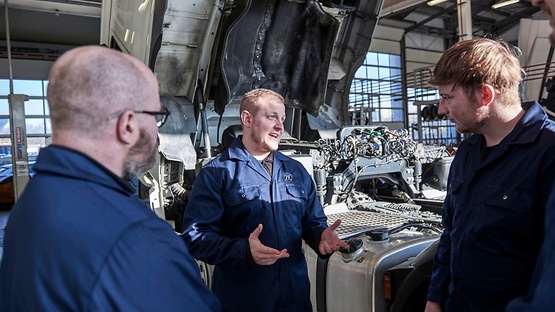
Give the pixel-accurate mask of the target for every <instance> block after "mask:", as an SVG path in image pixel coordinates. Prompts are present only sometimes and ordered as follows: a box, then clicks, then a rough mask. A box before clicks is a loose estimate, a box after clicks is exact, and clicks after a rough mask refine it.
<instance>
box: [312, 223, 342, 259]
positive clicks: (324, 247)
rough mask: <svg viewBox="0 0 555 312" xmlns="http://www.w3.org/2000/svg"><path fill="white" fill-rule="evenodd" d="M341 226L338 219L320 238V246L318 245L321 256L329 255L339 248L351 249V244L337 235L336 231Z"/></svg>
mask: <svg viewBox="0 0 555 312" xmlns="http://www.w3.org/2000/svg"><path fill="white" fill-rule="evenodd" d="M340 224H341V220H339V219H338V220H337V221H335V222H334V223H333V224H332V225H331V226H330V227H328V228H327V229H325V230H324V231H323V232H322V235H321V236H320V244H319V245H318V250H319V251H320V254H322V255H329V254H331V253H333V252H334V251H338V250H339V247H343V248H349V244H347V243H345V242H344V241H342V240H341V239H339V236H337V233H335V229H337V227H339V225H340Z"/></svg>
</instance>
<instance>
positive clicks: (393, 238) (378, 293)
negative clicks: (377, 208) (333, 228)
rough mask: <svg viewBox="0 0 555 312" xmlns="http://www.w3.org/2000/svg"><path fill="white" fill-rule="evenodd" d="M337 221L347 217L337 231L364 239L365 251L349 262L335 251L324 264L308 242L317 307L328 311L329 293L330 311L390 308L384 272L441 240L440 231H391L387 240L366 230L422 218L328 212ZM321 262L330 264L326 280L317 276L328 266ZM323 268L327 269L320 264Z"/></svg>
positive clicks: (330, 219)
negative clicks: (436, 233) (323, 300)
mask: <svg viewBox="0 0 555 312" xmlns="http://www.w3.org/2000/svg"><path fill="white" fill-rule="evenodd" d="M337 219H341V221H342V222H341V225H340V226H339V228H338V229H337V233H338V234H339V236H340V237H342V238H345V237H355V238H359V239H361V240H362V241H363V247H362V249H363V252H362V253H361V254H359V255H357V256H356V257H355V258H356V261H350V262H348V263H346V262H345V261H344V259H343V258H344V255H342V254H341V253H340V252H335V253H334V254H333V255H332V256H331V257H330V258H329V259H328V261H327V262H323V261H322V260H320V261H318V256H317V255H316V253H315V252H314V251H313V250H312V249H311V248H310V247H308V246H306V245H305V246H303V247H304V253H305V257H306V259H307V265H308V272H309V278H310V282H311V300H312V305H313V310H314V311H323V309H322V308H323V305H322V302H318V301H317V298H324V297H325V311H326V312H335V311H337V312H343V311H357V312H365V311H372V312H386V311H388V309H389V305H388V303H387V302H386V300H385V298H384V283H383V275H384V273H385V271H386V270H388V269H389V268H391V267H393V266H395V265H398V264H400V263H402V262H404V261H406V260H408V259H409V258H411V257H415V256H416V255H418V253H420V252H421V251H422V250H424V249H425V248H426V247H428V246H429V245H430V244H431V243H433V242H434V241H436V240H437V239H438V238H439V235H429V234H427V233H423V232H419V231H411V230H403V231H400V232H398V233H395V234H391V235H390V237H389V239H387V240H385V241H380V242H376V241H372V240H371V239H370V238H369V237H368V236H367V235H365V234H364V232H365V231H367V230H370V229H373V228H382V227H387V228H393V227H397V226H400V225H402V224H404V223H405V222H407V221H411V220H418V219H416V218H409V217H403V216H395V215H387V214H382V213H374V212H366V211H348V212H341V213H337V214H331V215H328V223H329V224H332V223H333V222H335V220H337ZM420 221H425V220H420ZM353 260H354V259H353ZM322 263H325V266H326V267H325V283H324V282H323V280H322V276H321V275H320V276H318V275H317V272H318V270H317V269H318V265H323V264H322ZM321 271H322V268H320V272H321ZM321 292H325V294H324V295H323V294H322V293H321ZM322 295H323V296H322Z"/></svg>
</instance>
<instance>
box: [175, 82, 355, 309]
mask: <svg viewBox="0 0 555 312" xmlns="http://www.w3.org/2000/svg"><path fill="white" fill-rule="evenodd" d="M240 111H241V123H242V124H243V136H242V138H241V137H239V138H237V139H236V140H235V141H234V142H233V144H232V145H231V146H230V147H229V148H228V149H227V150H226V151H225V152H223V153H222V154H220V155H218V156H217V157H216V158H215V159H214V160H212V161H211V162H210V163H208V164H207V165H205V166H204V167H203V168H202V170H201V171H200V173H199V176H198V177H197V179H196V181H195V185H194V186H193V190H192V194H191V197H190V199H189V203H188V204H187V208H186V210H185V216H184V221H183V226H184V229H185V231H184V233H183V239H184V240H185V241H186V243H187V244H188V246H189V249H190V250H191V254H192V255H193V257H195V258H197V259H200V260H202V261H205V262H207V263H209V264H214V265H215V268H214V281H213V285H214V286H213V290H214V292H215V293H216V295H217V296H218V298H219V299H220V301H221V303H222V307H223V310H224V311H257V312H261V311H302V312H306V311H312V306H311V303H310V284H309V280H308V273H307V266H306V260H305V258H304V254H303V252H302V240H304V241H305V242H306V243H307V244H308V245H309V246H310V247H311V248H312V249H314V250H315V251H316V252H317V253H318V254H319V255H320V256H324V255H329V254H331V253H333V252H334V251H337V250H338V249H339V247H340V246H341V247H344V248H348V247H349V246H348V245H347V244H346V243H345V242H343V241H342V240H340V239H339V238H338V236H337V234H336V233H335V229H336V228H337V227H338V226H339V223H340V221H339V220H338V221H337V222H335V223H334V224H333V225H332V226H330V227H328V225H327V223H326V220H327V219H326V216H325V215H324V212H323V209H322V206H321V204H320V203H319V202H318V200H317V199H316V189H315V185H314V182H313V181H312V179H311V177H310V175H309V174H308V172H307V171H306V170H305V169H304V167H303V166H302V165H301V164H300V163H299V162H297V161H296V160H293V159H291V158H289V157H287V156H284V155H283V154H282V153H280V152H279V151H277V148H278V145H279V141H280V138H281V136H282V134H283V122H284V120H285V105H284V99H283V97H281V95H279V94H277V93H275V92H273V91H270V90H266V89H255V90H252V91H250V92H248V93H246V94H245V95H244V97H243V100H242V102H241V106H240Z"/></svg>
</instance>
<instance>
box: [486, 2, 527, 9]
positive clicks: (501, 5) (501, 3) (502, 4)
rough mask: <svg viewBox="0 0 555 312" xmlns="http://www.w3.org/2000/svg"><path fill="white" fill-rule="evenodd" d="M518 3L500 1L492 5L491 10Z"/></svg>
mask: <svg viewBox="0 0 555 312" xmlns="http://www.w3.org/2000/svg"><path fill="white" fill-rule="evenodd" d="M519 1H520V0H507V1H501V2H498V3H496V4H494V5H492V6H491V8H492V9H499V8H501V7H504V6H506V5H509V4H513V3H517V2H519Z"/></svg>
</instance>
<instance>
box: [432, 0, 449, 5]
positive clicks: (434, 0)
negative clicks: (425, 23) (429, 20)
mask: <svg viewBox="0 0 555 312" xmlns="http://www.w3.org/2000/svg"><path fill="white" fill-rule="evenodd" d="M446 1H447V0H431V1H428V5H429V6H432V5H436V4H440V3H443V2H446Z"/></svg>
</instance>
